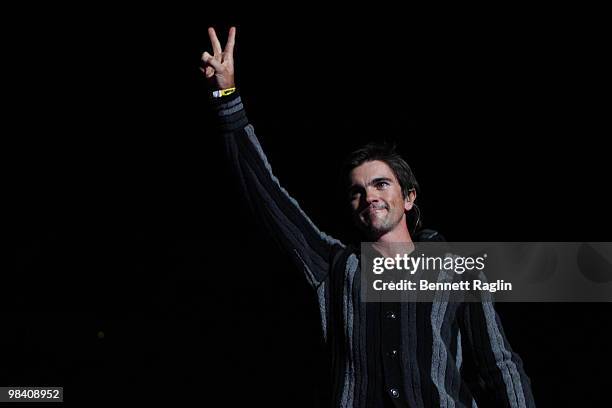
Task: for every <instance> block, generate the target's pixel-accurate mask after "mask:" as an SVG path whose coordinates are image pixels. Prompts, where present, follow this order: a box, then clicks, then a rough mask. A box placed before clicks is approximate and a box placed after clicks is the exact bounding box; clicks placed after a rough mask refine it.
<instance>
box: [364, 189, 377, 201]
mask: <svg viewBox="0 0 612 408" xmlns="http://www.w3.org/2000/svg"><path fill="white" fill-rule="evenodd" d="M365 201H366V203H367V204H368V205H369V204H372V203H376V202H378V201H380V197H379V196H378V192H377V191H376V190H375V189H373V188H368V189H366V194H365Z"/></svg>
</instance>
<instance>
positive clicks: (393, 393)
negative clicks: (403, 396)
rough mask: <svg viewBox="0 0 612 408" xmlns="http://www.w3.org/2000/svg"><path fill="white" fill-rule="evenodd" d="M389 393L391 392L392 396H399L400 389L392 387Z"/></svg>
mask: <svg viewBox="0 0 612 408" xmlns="http://www.w3.org/2000/svg"><path fill="white" fill-rule="evenodd" d="M389 394H391V397H392V398H399V391H398V390H396V389H395V388H391V389H390V390H389Z"/></svg>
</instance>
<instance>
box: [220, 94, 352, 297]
mask: <svg viewBox="0 0 612 408" xmlns="http://www.w3.org/2000/svg"><path fill="white" fill-rule="evenodd" d="M212 103H213V107H214V110H215V112H216V115H217V117H218V120H219V124H220V130H221V133H222V134H223V137H224V139H225V143H226V148H227V154H228V158H229V160H230V162H231V164H232V167H233V168H234V170H235V172H236V173H237V176H238V179H239V182H240V184H241V187H242V190H243V193H244V194H245V196H246V199H247V201H248V203H249V205H250V206H251V208H252V210H253V211H254V213H255V215H256V216H257V217H258V218H259V219H260V220H261V221H262V222H263V224H264V225H265V227H266V228H267V229H268V230H269V231H270V232H271V234H272V236H273V237H274V238H275V239H276V240H277V241H278V242H279V243H280V244H281V246H282V247H283V248H284V249H285V250H286V251H287V252H288V253H289V254H290V256H291V257H292V258H293V260H294V261H295V263H296V264H297V265H298V267H300V268H301V269H303V271H304V273H305V274H306V278H307V279H308V281H309V283H310V284H311V285H312V286H313V287H315V288H317V287H318V286H319V285H320V283H321V282H323V281H324V280H325V278H326V276H327V274H328V272H329V266H330V265H329V264H330V259H331V254H332V252H334V248H338V247H342V248H343V247H344V245H343V244H342V243H341V242H340V241H338V240H335V239H333V238H331V237H330V236H328V235H326V234H325V233H323V232H321V231H320V230H319V229H318V228H317V227H316V226H315V225H314V224H313V222H312V221H311V220H310V218H308V216H307V215H306V214H305V213H304V211H302V209H301V208H300V206H299V205H298V203H297V201H296V200H295V199H293V198H292V197H291V196H290V195H289V194H288V193H287V191H286V190H285V189H284V188H283V187H282V186H281V185H280V183H279V181H278V179H277V178H276V176H274V174H273V173H272V168H271V167H270V164H269V163H268V159H267V158H266V155H265V154H264V152H263V150H262V148H261V145H260V144H259V141H258V140H257V137H256V136H255V131H254V129H253V126H252V125H250V124H249V122H248V120H247V117H246V114H245V111H244V107H243V104H242V100H241V98H240V95H239V94H238V93H234V94H232V95H229V96H226V97H222V98H214V99H213V102H212Z"/></svg>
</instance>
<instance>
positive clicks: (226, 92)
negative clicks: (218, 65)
mask: <svg viewBox="0 0 612 408" xmlns="http://www.w3.org/2000/svg"><path fill="white" fill-rule="evenodd" d="M234 92H236V87H235V86H234V87H231V88H227V89H220V90H218V91H214V92H213V93H212V95H213V97H214V98H220V97H222V96H227V95H231V94H233V93H234Z"/></svg>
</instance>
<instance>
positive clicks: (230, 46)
mask: <svg viewBox="0 0 612 408" xmlns="http://www.w3.org/2000/svg"><path fill="white" fill-rule="evenodd" d="M235 43H236V27H231V28H230V30H229V35H228V36H227V44H225V54H226V55H232V56H233V55H234V44H235Z"/></svg>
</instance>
